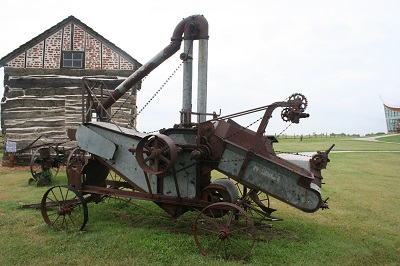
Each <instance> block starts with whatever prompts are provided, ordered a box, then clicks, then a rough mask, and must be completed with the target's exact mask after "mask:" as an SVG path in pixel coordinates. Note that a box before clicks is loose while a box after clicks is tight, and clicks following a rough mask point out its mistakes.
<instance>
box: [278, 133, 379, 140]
mask: <svg viewBox="0 0 400 266" xmlns="http://www.w3.org/2000/svg"><path fill="white" fill-rule="evenodd" d="M385 134H386V133H384V132H378V133H369V134H365V137H373V136H381V135H385ZM275 137H280V138H286V139H287V138H295V139H296V138H297V139H303V138H344V137H350V138H359V137H361V135H360V134H346V133H330V134H328V133H315V132H314V133H312V134H296V133H294V134H282V135H280V136H278V135H277V134H275Z"/></svg>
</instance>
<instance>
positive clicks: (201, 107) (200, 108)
mask: <svg viewBox="0 0 400 266" xmlns="http://www.w3.org/2000/svg"><path fill="white" fill-rule="evenodd" d="M207 61H208V40H207V39H200V40H199V76H198V88H197V113H200V115H199V117H198V123H201V122H204V121H206V115H205V113H207Z"/></svg>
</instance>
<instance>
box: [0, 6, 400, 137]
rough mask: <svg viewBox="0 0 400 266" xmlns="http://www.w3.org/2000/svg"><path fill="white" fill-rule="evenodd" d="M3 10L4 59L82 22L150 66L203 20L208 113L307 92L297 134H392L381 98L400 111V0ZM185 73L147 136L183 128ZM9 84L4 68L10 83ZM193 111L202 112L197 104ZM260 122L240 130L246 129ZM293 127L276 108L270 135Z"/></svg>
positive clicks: (145, 92) (156, 79)
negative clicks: (65, 23)
mask: <svg viewBox="0 0 400 266" xmlns="http://www.w3.org/2000/svg"><path fill="white" fill-rule="evenodd" d="M110 4H112V6H110ZM0 5H1V9H0V15H1V18H2V23H1V24H0V38H1V45H0V58H1V57H3V56H5V55H7V54H8V53H10V52H11V51H13V50H14V49H16V48H18V47H19V46H20V45H22V44H24V43H26V42H27V41H30V40H31V39H32V38H34V37H35V36H37V35H39V34H41V33H42V32H44V31H45V30H47V29H49V28H50V27H52V26H54V25H55V24H57V23H58V22H60V21H62V20H63V19H65V18H67V17H68V16H69V15H73V16H75V17H76V18H78V19H80V20H81V21H82V22H83V23H85V24H87V25H88V26H89V27H92V28H93V29H94V30H95V31H97V32H98V33H99V34H101V35H103V36H104V37H105V38H106V39H108V40H109V41H111V42H113V43H114V44H116V45H117V46H118V47H120V48H121V49H123V50H124V51H125V52H127V53H128V54H130V55H131V56H132V57H134V58H135V59H137V60H138V61H139V62H140V63H142V64H144V63H146V62H147V61H149V60H150V59H151V58H152V57H153V56H154V55H155V54H156V53H158V52H159V51H160V50H161V49H163V48H164V47H165V46H166V45H168V43H169V41H170V37H171V35H172V32H173V30H174V28H175V26H176V25H177V24H178V23H179V22H180V21H181V20H182V19H183V18H185V17H187V16H190V15H194V14H202V15H204V16H205V17H206V19H207V20H208V23H209V28H210V29H209V35H210V39H209V59H208V63H209V66H208V69H209V72H208V107H207V111H208V112H213V111H216V112H219V110H220V109H221V112H222V115H227V114H231V113H234V112H238V111H242V110H247V109H251V108H255V107H260V106H264V105H267V104H270V103H272V102H275V101H281V100H284V99H286V98H287V97H288V96H289V95H291V94H292V93H296V92H299V93H302V94H304V95H305V96H306V97H307V99H308V103H309V107H308V108H307V112H308V113H310V118H308V119H304V120H302V121H301V122H300V124H298V125H292V126H291V127H289V128H288V129H287V130H286V133H288V134H293V133H296V134H309V133H313V132H317V133H328V134H329V133H342V132H343V133H347V134H353V133H354V134H362V135H364V134H367V133H376V132H386V124H385V116H384V112H383V105H382V101H381V99H380V95H381V96H382V98H383V99H384V100H385V102H386V103H388V104H392V105H396V106H400V90H399V89H400V80H399V78H398V75H399V70H400V51H399V47H400V16H399V14H400V1H386V0H377V1H372V0H363V1H349V0H346V1H342V0H335V1H307V0H306V1H270V0H260V1H258V0H257V1H251V0H249V1H236V0H229V1H225V0H222V1H221V0H219V1H217V0H202V1H191V0H182V1H177V0H170V1H164V0H155V1H151V0H148V1H143V0H141V1H136V0H131V1H125V0H124V1H120V0H113V1H107V2H106V1H101V0H97V1H90V0H85V1H82V0H81V1H75V0H70V1H55V0H50V1H45V0H36V1H28V0H26V1H22V0H1V1H0ZM195 51H196V50H195ZM195 56H196V55H195ZM195 58H196V57H195ZM196 63H197V62H196ZM196 63H195V66H196ZM179 64H180V60H179V52H178V53H177V54H176V55H175V56H173V57H172V58H171V59H169V60H168V61H167V62H166V63H164V64H163V65H161V66H160V67H159V68H157V69H156V70H154V71H153V72H152V73H151V74H150V75H149V76H148V77H147V78H146V80H145V81H144V83H143V85H142V90H141V91H140V92H139V95H138V104H137V105H138V108H139V109H141V108H142V107H143V106H144V105H145V103H146V102H147V101H148V100H149V99H150V98H151V96H152V95H153V94H154V93H155V92H156V91H157V90H158V89H159V88H160V86H161V85H162V84H163V83H164V81H165V80H166V79H167V78H168V77H169V76H170V74H171V73H172V72H173V71H174V70H175V69H176V67H177V66H178V65H179ZM181 72H182V68H181V69H180V70H179V71H178V72H177V74H176V75H175V76H174V78H173V79H172V80H171V81H170V82H168V83H167V85H166V86H165V88H163V89H162V90H161V92H160V93H159V94H158V96H157V97H156V98H155V99H154V100H153V101H152V102H151V103H150V104H149V105H148V107H146V108H145V109H144V110H143V112H142V113H141V114H140V115H139V117H138V129H139V130H140V131H153V130H157V129H159V128H162V127H165V128H168V127H171V126H173V125H174V124H176V123H179V110H180V109H181V108H182V73H181ZM194 72H195V71H194ZM3 76H4V72H3V69H0V78H1V80H0V82H1V84H3ZM194 83H195V85H194V87H196V83H197V82H196V80H195V82H194ZM3 89H4V88H3V86H1V88H0V95H3ZM193 95H194V97H195V95H196V91H194V92H193ZM193 104H194V106H193V107H194V108H193V109H194V110H196V99H193ZM261 115H262V113H257V114H254V115H251V116H248V117H243V118H241V119H238V120H237V122H239V123H240V124H241V125H243V126H247V125H249V124H251V123H252V122H253V121H255V120H257V119H258V118H259V117H260V116H261ZM287 125H288V124H287V123H285V122H283V121H282V120H281V119H280V110H277V111H276V112H275V113H274V117H273V118H272V121H271V123H270V125H269V127H267V133H269V134H274V133H277V134H278V133H280V132H281V131H282V130H284V129H285V128H286V126H287ZM252 128H253V129H254V127H252Z"/></svg>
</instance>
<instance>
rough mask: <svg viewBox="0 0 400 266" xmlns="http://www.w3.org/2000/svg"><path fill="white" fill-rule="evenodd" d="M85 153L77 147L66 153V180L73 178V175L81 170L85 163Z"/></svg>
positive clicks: (78, 173)
mask: <svg viewBox="0 0 400 266" xmlns="http://www.w3.org/2000/svg"><path fill="white" fill-rule="evenodd" d="M85 155H86V152H85V151H84V150H81V149H80V148H79V147H76V148H75V149H73V150H72V151H71V153H70V154H69V155H68V158H67V161H66V163H65V165H66V172H67V177H68V180H70V179H71V178H73V176H74V175H80V174H81V172H82V168H83V166H84V165H85V163H86V162H85Z"/></svg>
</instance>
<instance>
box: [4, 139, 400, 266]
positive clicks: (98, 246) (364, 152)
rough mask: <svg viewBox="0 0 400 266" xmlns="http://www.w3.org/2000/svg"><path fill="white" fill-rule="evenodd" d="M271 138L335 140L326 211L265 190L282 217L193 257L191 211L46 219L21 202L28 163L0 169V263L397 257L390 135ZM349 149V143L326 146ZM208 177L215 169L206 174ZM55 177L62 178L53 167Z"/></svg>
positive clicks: (119, 206) (322, 144)
mask: <svg viewBox="0 0 400 266" xmlns="http://www.w3.org/2000/svg"><path fill="white" fill-rule="evenodd" d="M379 140H381V142H370V141H360V140H352V139H350V138H310V139H306V138H305V139H303V141H300V140H299V139H281V140H280V143H277V144H275V146H274V147H275V149H276V150H279V151H282V152H300V151H316V150H325V149H326V148H328V147H329V146H330V145H331V144H332V143H336V146H335V148H334V150H333V151H332V153H331V154H330V156H329V157H330V159H331V162H330V164H329V165H328V169H326V170H325V171H324V182H325V183H326V184H325V185H324V187H323V189H322V192H323V197H324V198H326V197H329V198H330V199H329V201H328V203H329V206H330V209H328V210H319V211H317V212H315V213H303V212H301V211H299V210H297V209H294V208H292V207H290V206H288V205H286V204H284V203H282V202H279V201H278V200H275V199H271V207H273V208H276V209H278V211H277V212H275V213H274V214H275V215H276V216H278V217H280V218H283V219H284V220H283V221H279V222H273V226H272V228H263V229H262V230H259V231H258V233H259V235H258V236H257V240H256V243H255V246H254V248H253V251H252V253H251V255H250V257H249V258H248V259H247V260H245V261H237V262H235V261H223V260H219V259H215V258H209V257H204V256H202V255H201V254H200V253H199V251H198V249H197V247H196V245H195V243H194V240H193V235H192V223H193V219H194V216H195V214H194V213H187V214H185V215H183V216H182V217H181V218H179V219H178V220H177V221H174V220H171V219H169V218H167V217H166V215H164V214H163V212H162V211H161V209H159V208H158V207H157V206H156V205H155V204H153V203H151V202H145V201H141V202H138V203H139V204H141V205H144V206H146V207H148V208H151V209H152V210H154V211H157V212H160V213H161V215H156V214H154V213H151V212H148V211H145V210H143V209H141V208H137V207H133V206H130V205H126V204H124V203H120V202H115V201H114V202H112V201H110V202H104V203H99V204H94V203H90V204H89V205H88V207H89V222H88V224H87V226H86V229H85V230H84V231H83V232H73V233H71V232H63V231H55V230H53V229H51V228H49V227H48V226H47V225H46V224H45V223H44V221H43V219H42V217H41V214H40V211H38V210H35V209H23V208H21V207H20V206H21V204H24V203H36V202H39V201H40V200H41V197H42V195H43V193H44V192H45V191H46V190H47V189H48V187H45V188H38V187H35V186H29V185H28V182H27V181H28V179H29V178H30V173H29V171H19V170H13V171H12V170H9V169H6V170H5V171H2V172H0V236H1V241H0V265H60V264H63V265H243V264H245V265H399V264H400V185H399V181H400V180H399V173H400V164H399V162H400V152H399V151H400V137H399V136H390V137H387V138H381V139H379ZM335 151H356V152H335ZM216 177H218V174H216ZM56 182H57V183H65V182H66V176H65V174H64V173H62V172H60V174H59V177H57V178H56Z"/></svg>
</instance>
